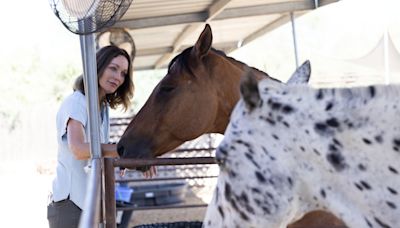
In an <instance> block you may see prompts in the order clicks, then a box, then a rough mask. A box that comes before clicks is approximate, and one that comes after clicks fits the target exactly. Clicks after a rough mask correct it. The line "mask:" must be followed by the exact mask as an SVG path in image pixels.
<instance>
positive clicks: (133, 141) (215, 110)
mask: <svg viewBox="0 0 400 228" xmlns="http://www.w3.org/2000/svg"><path fill="white" fill-rule="evenodd" d="M211 44H212V32H211V28H210V26H209V25H206V27H205V29H204V30H203V32H202V33H201V35H200V37H199V38H198V40H197V42H196V44H195V45H194V46H193V47H190V48H188V49H186V50H184V51H183V52H182V53H181V54H180V55H178V56H177V57H175V58H174V59H173V60H172V61H171V62H170V64H169V66H168V73H167V75H166V76H165V77H164V78H163V79H162V80H161V81H160V82H159V83H158V85H157V86H156V87H155V88H154V90H153V92H152V93H151V95H150V97H149V98H148V100H147V101H146V103H145V104H144V106H143V107H142V109H141V110H140V111H139V112H138V113H137V115H136V116H135V117H134V118H133V120H132V121H131V123H130V124H129V125H128V127H127V129H126V130H125V132H124V134H123V135H122V137H121V139H120V141H119V143H118V153H119V154H120V156H122V157H124V158H151V157H156V156H159V155H161V154H163V153H165V152H168V151H170V150H172V149H174V148H176V147H177V146H179V145H181V144H182V143H183V142H185V141H188V140H191V139H194V138H196V137H198V136H200V135H202V134H203V133H206V132H220V133H223V131H224V130H225V127H226V125H227V122H226V123H225V122H221V123H219V118H217V117H220V116H221V114H220V113H219V112H220V111H221V110H219V106H218V102H219V101H218V95H217V94H218V93H221V92H222V93H223V92H224V91H221V88H219V87H218V85H219V84H220V83H219V82H218V80H216V78H214V77H213V75H212V71H213V69H212V68H213V67H215V66H216V64H217V63H216V62H217V61H218V60H217V59H223V58H225V57H223V56H221V55H219V54H217V53H216V52H215V51H213V50H211ZM220 65H221V66H222V65H223V64H220ZM238 81H239V79H238ZM226 83H227V84H232V83H231V82H226ZM231 94H233V95H231ZM227 95H229V96H230V97H231V98H230V99H233V100H234V101H229V99H228V98H227V101H226V103H229V102H232V103H233V104H234V103H236V101H237V100H238V98H239V94H238V92H237V93H235V92H228V94H227ZM235 95H236V96H235ZM233 104H232V106H233ZM230 106H231V105H230ZM229 114H230V110H229V112H228V113H226V115H229ZM226 119H227V118H226ZM215 126H217V128H219V129H215V128H216V127H215Z"/></svg>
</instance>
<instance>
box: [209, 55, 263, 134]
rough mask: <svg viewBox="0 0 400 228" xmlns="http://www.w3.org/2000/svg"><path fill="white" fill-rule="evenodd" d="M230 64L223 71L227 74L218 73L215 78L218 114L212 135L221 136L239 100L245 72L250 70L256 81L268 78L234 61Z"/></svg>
mask: <svg viewBox="0 0 400 228" xmlns="http://www.w3.org/2000/svg"><path fill="white" fill-rule="evenodd" d="M230 62H231V64H233V65H234V66H232V65H230V66H226V69H227V70H226V71H224V72H229V73H221V72H218V73H217V74H216V77H215V78H216V80H217V82H216V83H218V85H219V86H218V91H217V93H218V112H217V118H216V120H215V123H214V129H212V132H213V133H221V134H223V133H224V132H225V129H226V127H227V126H228V123H229V119H230V115H231V113H232V111H233V108H234V107H235V105H236V103H237V102H238V101H239V99H240V81H241V78H242V77H246V75H248V74H246V71H248V70H251V71H252V73H253V74H254V75H255V76H256V78H257V80H261V79H264V78H267V77H268V75H267V74H266V73H264V72H262V71H259V70H257V69H255V68H252V67H249V66H247V65H246V64H244V63H241V62H239V61H236V60H234V59H231V60H230Z"/></svg>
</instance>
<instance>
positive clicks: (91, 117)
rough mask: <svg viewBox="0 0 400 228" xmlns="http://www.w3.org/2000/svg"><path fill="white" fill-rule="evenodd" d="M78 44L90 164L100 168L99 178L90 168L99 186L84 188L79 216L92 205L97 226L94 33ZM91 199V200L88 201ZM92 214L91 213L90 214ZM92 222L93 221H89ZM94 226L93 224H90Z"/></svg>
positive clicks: (97, 120)
mask: <svg viewBox="0 0 400 228" xmlns="http://www.w3.org/2000/svg"><path fill="white" fill-rule="evenodd" d="M85 23H90V20H85V21H83V22H82V23H80V24H79V26H80V27H81V30H82V31H86V30H85V29H84V28H85V26H86V24H85ZM79 39H80V44H81V54H82V62H83V81H84V85H85V86H84V87H85V97H86V103H87V112H88V129H89V145H90V157H91V159H90V161H89V163H90V164H94V161H96V160H99V163H100V164H99V165H98V166H99V167H97V168H99V169H100V170H96V172H100V173H99V174H100V178H99V177H98V174H93V172H95V169H93V167H92V169H91V170H90V172H91V173H90V176H96V179H97V181H96V182H90V183H92V184H94V183H99V186H96V187H94V186H92V187H90V186H89V187H88V188H87V189H86V200H85V204H84V208H83V213H82V216H81V218H87V217H88V216H84V215H85V213H87V212H88V211H91V210H90V208H91V207H94V208H96V210H95V214H96V216H95V218H96V219H95V221H94V224H97V225H98V227H102V226H103V222H102V221H103V213H102V212H103V211H104V209H103V205H102V203H101V202H102V200H101V198H102V197H103V192H104V190H103V185H102V179H103V178H102V176H103V175H102V164H101V159H100V158H101V145H100V115H99V110H100V108H99V93H98V81H97V63H96V48H95V42H94V34H89V35H80V36H79ZM92 188H98V191H96V193H95V196H93V193H94V192H93V190H92ZM90 200H93V201H90ZM90 216H92V215H90ZM91 222H93V221H91ZM86 224H87V221H82V219H81V221H80V227H87V226H86ZM92 227H95V226H92Z"/></svg>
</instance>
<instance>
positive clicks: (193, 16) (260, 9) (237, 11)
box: [113, 0, 339, 29]
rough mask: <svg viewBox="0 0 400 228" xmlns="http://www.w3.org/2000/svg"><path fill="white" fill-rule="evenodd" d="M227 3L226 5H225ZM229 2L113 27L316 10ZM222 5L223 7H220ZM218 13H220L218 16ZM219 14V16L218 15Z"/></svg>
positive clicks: (303, 5)
mask: <svg viewBox="0 0 400 228" xmlns="http://www.w3.org/2000/svg"><path fill="white" fill-rule="evenodd" d="M337 1H339V0H320V1H319V5H318V7H321V6H324V5H327V4H330V3H334V2H337ZM224 3H225V4H224ZM228 3H229V1H225V0H220V1H219V2H217V3H215V4H214V5H213V6H211V7H210V8H209V10H208V11H206V12H196V13H189V14H179V15H171V16H160V17H152V18H140V19H132V20H121V21H118V22H117V23H115V25H114V26H113V27H124V28H128V29H143V28H150V27H158V26H167V25H177V24H187V23H196V22H203V23H204V22H208V21H210V20H209V18H210V19H212V20H225V19H232V18H240V17H251V16H261V15H268V14H278V13H285V12H291V11H303V10H311V9H315V7H316V5H315V3H314V1H310V0H304V1H295V2H283V3H274V4H264V5H258V6H251V7H238V8H231V9H224V8H226V4H228ZM219 4H221V6H219ZM218 12H220V13H219V14H218ZM216 13H217V14H216Z"/></svg>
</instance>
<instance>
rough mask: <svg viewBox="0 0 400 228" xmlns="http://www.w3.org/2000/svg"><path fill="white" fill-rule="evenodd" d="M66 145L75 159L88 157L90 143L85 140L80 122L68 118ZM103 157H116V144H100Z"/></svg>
mask: <svg viewBox="0 0 400 228" xmlns="http://www.w3.org/2000/svg"><path fill="white" fill-rule="evenodd" d="M67 139H68V146H69V149H70V150H71V152H72V153H73V154H74V156H75V158H76V159H77V160H87V159H89V158H90V145H89V143H86V142H85V130H84V128H83V126H82V124H81V122H79V121H77V120H74V119H69V120H68V123H67ZM101 150H102V154H103V157H118V153H117V145H115V144H101Z"/></svg>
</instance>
